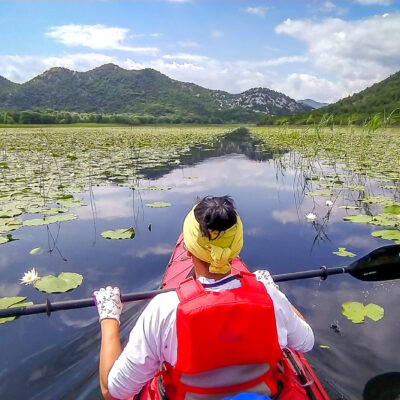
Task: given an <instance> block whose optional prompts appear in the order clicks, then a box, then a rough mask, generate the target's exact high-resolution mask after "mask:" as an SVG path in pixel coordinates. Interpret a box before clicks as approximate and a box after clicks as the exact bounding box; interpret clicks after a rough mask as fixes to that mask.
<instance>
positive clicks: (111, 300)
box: [93, 286, 123, 324]
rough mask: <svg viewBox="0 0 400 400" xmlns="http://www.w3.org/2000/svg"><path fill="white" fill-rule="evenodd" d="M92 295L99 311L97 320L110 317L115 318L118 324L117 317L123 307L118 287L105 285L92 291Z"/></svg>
mask: <svg viewBox="0 0 400 400" xmlns="http://www.w3.org/2000/svg"><path fill="white" fill-rule="evenodd" d="M93 296H94V297H95V302H96V306H97V311H98V312H99V322H101V321H102V320H103V319H106V318H112V319H116V320H117V321H118V324H119V323H120V321H119V317H120V315H121V312H122V307H123V304H122V302H121V294H120V291H119V288H118V287H114V288H112V287H111V286H107V287H106V288H101V289H99V290H96V291H95V292H93Z"/></svg>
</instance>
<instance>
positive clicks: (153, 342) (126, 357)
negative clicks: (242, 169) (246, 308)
mask: <svg viewBox="0 0 400 400" xmlns="http://www.w3.org/2000/svg"><path fill="white" fill-rule="evenodd" d="M229 276H230V275H229ZM229 276H227V277H226V278H223V279H221V280H219V281H218V283H219V285H218V286H213V287H211V288H206V290H212V291H221V290H226V289H234V288H237V287H240V285H241V283H240V280H238V279H235V280H228V282H225V280H226V279H227V278H229ZM199 281H200V282H201V283H203V284H210V283H215V280H214V279H207V278H204V277H200V278H199ZM264 284H265V287H266V289H267V292H268V294H269V295H270V297H271V299H272V302H273V304H274V311H275V319H276V327H277V332H278V340H279V345H280V346H281V348H284V347H290V348H291V349H293V350H297V351H301V352H306V351H309V350H311V349H312V347H313V345H314V334H313V331H312V329H311V327H310V326H309V325H308V324H307V323H306V322H305V321H304V320H302V319H301V318H300V317H299V316H298V315H297V314H296V313H295V312H294V311H293V308H292V305H291V304H290V302H289V300H288V299H287V298H286V296H285V295H284V294H283V293H282V292H281V291H280V290H279V289H277V288H276V287H275V286H274V285H273V284H268V283H265V282H264ZM178 304H179V299H178V295H177V294H176V292H175V291H173V292H166V293H162V294H159V295H157V296H156V297H154V299H152V300H151V301H150V303H149V304H148V305H147V307H146V308H145V310H144V311H143V312H142V314H141V315H140V317H139V319H138V321H137V322H136V325H135V326H134V327H133V329H132V331H131V333H130V335H129V341H128V343H127V345H126V347H125V348H124V349H123V351H122V353H121V355H120V356H119V358H118V359H117V360H116V361H115V363H114V365H113V367H112V368H111V370H110V373H109V375H108V391H109V393H110V394H111V395H112V396H113V397H115V398H117V399H127V398H129V397H132V396H133V395H135V394H137V393H139V392H140V390H141V389H142V387H143V386H144V385H145V384H146V383H147V382H148V381H149V380H150V379H152V378H153V376H154V374H155V373H156V371H157V370H158V369H159V367H160V365H161V364H162V363H163V362H168V363H169V364H171V365H175V363H176V358H177V334H176V311H177V307H178Z"/></svg>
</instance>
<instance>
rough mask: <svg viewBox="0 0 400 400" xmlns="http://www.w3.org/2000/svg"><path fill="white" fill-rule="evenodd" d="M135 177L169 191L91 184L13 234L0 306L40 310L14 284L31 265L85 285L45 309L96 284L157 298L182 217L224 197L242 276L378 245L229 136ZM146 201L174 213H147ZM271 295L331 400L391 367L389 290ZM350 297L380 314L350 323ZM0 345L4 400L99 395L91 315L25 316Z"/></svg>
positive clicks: (394, 343) (362, 286)
mask: <svg viewBox="0 0 400 400" xmlns="http://www.w3.org/2000/svg"><path fill="white" fill-rule="evenodd" d="M288 156H290V154H286V155H283V157H288ZM142 173H143V175H144V177H145V178H144V179H143V180H142V182H141V184H142V185H148V184H151V185H156V186H170V187H172V189H171V190H168V191H137V190H135V191H132V190H131V189H129V188H124V187H118V186H109V187H95V188H93V192H92V196H90V195H89V193H86V194H84V196H85V200H86V201H87V202H88V203H89V205H88V206H86V207H82V208H79V209H76V210H74V212H75V213H76V214H77V215H78V216H79V219H78V220H76V221H71V222H65V223H62V224H60V225H57V224H52V225H49V226H48V227H25V228H22V229H20V230H19V231H18V237H20V239H21V240H18V241H14V242H11V243H7V244H6V245H3V246H1V248H0V250H1V252H0V272H1V276H2V280H1V283H0V297H3V296H16V295H19V296H27V297H28V299H29V300H32V301H34V302H35V303H43V302H44V301H45V300H46V295H45V294H44V293H40V292H37V291H36V290H35V289H34V288H32V287H25V286H21V285H19V284H18V282H19V278H20V277H21V276H22V275H23V273H24V272H25V271H26V270H28V268H32V267H36V268H37V269H38V270H39V272H40V275H45V274H49V273H51V274H58V273H60V272H62V271H68V272H79V273H81V274H82V275H83V276H84V281H83V284H82V285H81V286H80V287H79V288H77V289H76V290H74V291H72V292H70V293H65V294H57V295H49V299H50V300H51V301H61V300H66V299H74V298H84V297H90V296H91V293H92V292H93V291H94V290H96V289H97V288H99V287H101V286H104V285H116V286H119V287H120V288H121V291H122V292H123V293H127V292H135V291H141V290H149V289H155V288H157V287H158V285H159V283H160V280H161V278H162V275H163V273H164V270H165V266H166V264H167V262H168V260H169V257H170V255H171V252H172V249H173V246H174V244H175V242H176V239H177V237H178V235H179V233H180V232H181V227H182V222H183V218H184V216H185V215H186V213H187V212H188V211H189V210H190V208H191V207H192V206H193V204H194V202H195V200H196V198H198V197H200V198H201V197H203V196H205V195H217V196H218V195H225V194H229V195H231V196H232V197H233V198H234V200H235V204H236V206H237V209H238V211H239V213H240V215H241V218H242V220H243V224H244V248H243V251H242V253H241V255H242V258H243V260H244V261H245V262H246V264H247V265H248V266H249V268H250V269H252V270H255V269H261V268H269V270H270V271H271V273H272V274H275V273H283V272H291V271H301V270H304V269H312V268H316V269H317V268H319V267H320V266H321V265H327V266H337V265H345V263H346V262H347V261H349V260H350V259H348V258H341V257H338V256H336V255H334V254H332V252H333V251H336V250H337V248H338V247H346V248H347V249H348V250H350V251H353V252H354V253H357V255H358V256H362V255H364V254H366V253H367V252H368V251H370V250H373V249H374V248H376V247H379V246H381V245H385V244H388V242H386V241H382V240H380V239H375V238H373V237H371V236H370V232H371V231H372V230H373V228H371V227H370V226H368V225H363V224H351V223H348V222H343V221H342V217H343V215H345V214H346V211H345V210H342V209H339V208H338V206H339V205H340V204H341V203H340V200H342V199H339V200H338V201H337V202H336V203H335V206H334V207H333V209H332V210H331V212H330V213H329V210H328V208H327V207H326V206H325V200H326V199H324V198H310V197H307V196H306V197H304V196H303V194H302V191H301V187H302V185H303V184H304V181H302V177H301V175H299V172H298V171H296V170H293V169H290V168H282V165H281V163H280V162H279V161H278V160H276V159H273V158H272V154H270V153H268V152H264V153H261V152H260V151H259V150H258V145H257V143H255V142H246V143H243V142H242V141H239V140H238V138H237V136H236V137H235V136H233V138H231V139H230V140H225V141H221V142H220V143H219V144H218V145H217V146H215V147H214V148H210V147H207V148H206V147H202V146H197V147H196V148H193V149H192V150H191V155H185V156H182V157H181V164H180V165H176V164H174V165H165V166H163V167H159V168H157V169H148V170H143V171H142ZM91 198H92V202H91ZM153 201H166V202H170V203H172V206H171V207H169V208H162V209H152V208H148V207H146V206H145V204H146V203H149V202H153ZM312 210H313V212H315V213H316V214H317V215H318V216H319V219H318V221H317V222H316V223H314V224H312V223H308V222H306V221H305V218H304V216H305V214H307V213H308V212H310V211H312ZM324 216H325V219H323V217H324ZM149 224H151V230H149V229H148V226H149ZM129 226H133V227H134V228H135V230H136V236H135V238H134V239H132V240H119V241H113V240H105V239H103V238H102V237H101V236H100V233H101V232H102V231H104V230H108V229H117V228H124V227H129ZM34 247H41V248H42V249H44V251H43V253H41V254H38V255H30V254H29V251H30V250H31V249H32V248H34ZM350 261H351V260H350ZM280 287H281V290H282V291H284V292H285V293H286V295H287V296H288V298H289V299H290V300H291V301H292V302H293V304H295V305H296V307H297V308H299V310H300V311H301V312H302V313H303V315H304V316H305V318H306V319H307V320H308V322H309V323H310V324H311V326H312V327H313V329H314V331H315V335H316V345H315V348H314V350H313V351H312V352H311V353H309V354H308V356H307V358H308V360H309V361H310V363H311V364H312V366H313V368H314V370H315V372H316V373H317V375H318V377H319V378H320V379H321V381H322V382H323V383H324V384H325V385H326V387H327V389H328V390H329V391H330V393H331V395H332V398H343V399H360V398H362V392H363V389H364V387H365V385H366V384H367V382H368V381H369V380H370V379H371V378H373V377H375V376H377V375H381V374H384V373H388V372H395V371H399V370H400V362H399V357H398V354H399V347H400V346H399V341H398V338H399V336H400V322H399V311H398V306H397V298H398V297H397V296H398V293H399V284H398V283H397V282H386V283H363V282H360V281H357V280H355V279H354V278H352V277H350V276H335V277H330V278H329V279H328V280H327V281H324V282H321V281H319V280H318V279H312V280H307V281H295V282H287V283H281V284H280ZM350 300H352V301H361V302H363V303H364V304H368V303H376V304H379V305H380V306H382V307H383V308H384V309H385V317H384V318H383V319H382V320H381V321H379V322H372V321H371V320H367V321H366V322H365V323H364V324H358V325H355V324H353V323H352V322H350V321H348V320H347V319H346V318H345V317H344V316H342V314H341V304H342V303H343V302H345V301H350ZM142 307H143V303H133V304H130V305H129V306H127V307H125V312H124V314H123V319H122V324H121V327H122V337H123V340H124V341H125V340H126V339H127V335H128V334H129V331H130V329H131V327H132V325H133V324H134V321H135V320H136V318H137V316H138V315H139V313H140V310H141V309H142ZM331 325H336V326H337V329H332V327H331ZM0 343H1V358H0V398H1V399H2V400H16V399H32V400H34V399H40V400H45V399H49V400H50V399H51V400H57V399H74V400H80V399H82V400H83V399H85V400H86V399H99V398H101V394H100V391H99V388H98V373H97V369H98V351H99V343H100V336H99V325H98V321H97V313H96V310H95V309H94V308H91V309H82V310H71V311H61V312H57V313H54V314H53V315H51V317H50V318H48V317H47V316H46V315H33V316H24V317H21V318H19V319H18V320H17V321H14V322H11V323H6V324H2V325H0ZM320 345H325V346H329V349H325V348H321V347H319V346H320Z"/></svg>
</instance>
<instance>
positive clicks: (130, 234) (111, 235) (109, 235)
mask: <svg viewBox="0 0 400 400" xmlns="http://www.w3.org/2000/svg"><path fill="white" fill-rule="evenodd" d="M101 236H103V238H106V239H133V238H134V237H135V230H134V229H133V228H132V227H131V228H122V229H116V230H114V231H104V232H102V233H101Z"/></svg>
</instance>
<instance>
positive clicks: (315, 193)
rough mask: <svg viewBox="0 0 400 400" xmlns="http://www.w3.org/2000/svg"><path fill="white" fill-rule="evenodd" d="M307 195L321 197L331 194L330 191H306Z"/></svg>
mask: <svg viewBox="0 0 400 400" xmlns="http://www.w3.org/2000/svg"><path fill="white" fill-rule="evenodd" d="M306 195H307V196H321V197H331V196H332V195H333V193H332V192H308V193H306Z"/></svg>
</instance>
